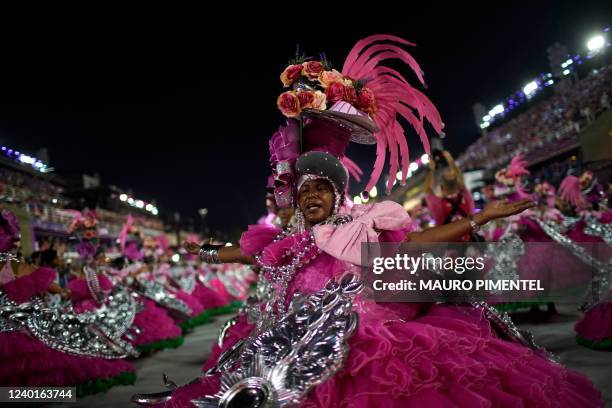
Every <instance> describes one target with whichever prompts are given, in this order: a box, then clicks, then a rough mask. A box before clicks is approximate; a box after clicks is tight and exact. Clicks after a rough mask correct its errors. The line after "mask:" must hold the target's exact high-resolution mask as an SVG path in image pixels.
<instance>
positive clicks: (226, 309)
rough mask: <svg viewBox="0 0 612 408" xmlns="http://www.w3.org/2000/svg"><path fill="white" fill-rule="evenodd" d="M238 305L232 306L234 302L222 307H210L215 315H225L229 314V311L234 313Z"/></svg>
mask: <svg viewBox="0 0 612 408" xmlns="http://www.w3.org/2000/svg"><path fill="white" fill-rule="evenodd" d="M236 309H237V308H236V307H235V306H232V304H229V305H226V306H221V307H215V308H213V309H209V310H210V312H211V314H212V315H213V316H219V315H224V314H228V313H234V312H235V311H236Z"/></svg>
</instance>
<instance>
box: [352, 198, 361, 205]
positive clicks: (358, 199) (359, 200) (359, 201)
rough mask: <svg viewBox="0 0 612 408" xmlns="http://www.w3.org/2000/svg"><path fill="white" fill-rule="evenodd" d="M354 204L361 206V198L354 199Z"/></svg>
mask: <svg viewBox="0 0 612 408" xmlns="http://www.w3.org/2000/svg"><path fill="white" fill-rule="evenodd" d="M353 203H355V204H361V197H359V196H355V197H353Z"/></svg>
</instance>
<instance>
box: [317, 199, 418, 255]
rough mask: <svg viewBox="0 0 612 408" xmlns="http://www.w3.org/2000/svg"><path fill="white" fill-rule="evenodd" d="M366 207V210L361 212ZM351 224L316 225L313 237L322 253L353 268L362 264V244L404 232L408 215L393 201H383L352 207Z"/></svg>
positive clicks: (408, 223) (375, 241) (408, 218)
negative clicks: (385, 233) (381, 234)
mask: <svg viewBox="0 0 612 408" xmlns="http://www.w3.org/2000/svg"><path fill="white" fill-rule="evenodd" d="M364 208H365V211H364ZM353 214H355V215H357V214H359V215H358V216H354V218H353V221H352V222H349V223H347V224H342V225H339V226H336V227H335V226H333V225H317V226H315V227H314V228H313V234H314V237H315V242H316V244H317V246H318V247H319V248H320V249H321V250H322V251H323V252H325V253H327V254H329V255H331V256H333V257H334V258H337V259H340V260H342V261H345V262H350V263H352V264H354V265H361V244H362V243H377V242H380V239H379V233H380V232H382V231H395V230H401V229H407V228H409V226H410V216H408V214H407V213H406V210H404V208H403V207H402V206H401V205H399V204H398V203H396V202H393V201H383V202H381V203H376V204H374V205H372V206H359V205H357V206H355V207H353V209H352V210H351V215H353Z"/></svg>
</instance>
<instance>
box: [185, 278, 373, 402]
mask: <svg viewBox="0 0 612 408" xmlns="http://www.w3.org/2000/svg"><path fill="white" fill-rule="evenodd" d="M362 289H363V283H362V282H361V281H360V280H359V279H358V278H357V277H356V276H355V275H352V274H348V275H346V276H344V277H343V278H342V279H341V280H340V282H335V281H333V280H331V281H329V282H328V284H327V285H326V286H325V288H324V289H322V290H320V291H318V292H316V293H313V294H311V295H309V296H306V297H303V298H301V300H300V301H298V302H294V303H293V304H292V307H291V310H290V311H289V312H288V313H287V314H286V315H285V316H284V317H282V319H280V320H279V321H278V322H276V323H275V324H274V325H273V326H272V327H270V328H269V329H267V330H265V331H263V332H262V333H260V334H257V335H254V336H252V337H251V338H249V339H247V340H244V341H239V342H238V343H236V344H235V345H234V347H232V348H231V349H230V350H228V352H226V353H224V354H223V355H222V356H220V358H219V360H218V363H217V366H216V367H214V368H213V369H211V370H209V372H208V373H207V374H208V375H211V374H215V373H222V376H221V387H220V389H219V391H218V392H217V393H216V394H215V395H212V396H207V397H204V398H202V399H197V400H194V401H192V402H193V403H194V405H195V406H197V407H226V406H234V405H235V404H237V403H238V402H240V401H245V400H248V399H249V398H255V399H257V400H258V401H259V403H260V405H257V406H262V407H285V406H292V405H296V404H299V403H300V401H302V400H303V399H304V398H305V396H306V395H307V393H308V391H309V390H310V389H312V388H313V387H314V386H316V385H317V384H320V383H322V382H323V381H325V380H326V379H328V378H329V377H330V376H332V375H334V374H335V373H336V372H337V371H338V370H339V369H340V368H341V367H342V365H343V364H344V361H345V359H346V356H347V354H348V344H347V340H348V339H349V338H350V337H351V336H352V335H353V333H354V332H355V330H356V328H357V325H358V315H357V313H356V312H355V311H353V310H352V300H353V297H354V296H355V295H356V294H357V293H359V292H360V291H361V290H362ZM236 406H238V405H236Z"/></svg>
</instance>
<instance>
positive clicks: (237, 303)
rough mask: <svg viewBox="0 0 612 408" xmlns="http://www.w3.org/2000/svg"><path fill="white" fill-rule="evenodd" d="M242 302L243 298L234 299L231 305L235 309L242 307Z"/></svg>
mask: <svg viewBox="0 0 612 408" xmlns="http://www.w3.org/2000/svg"><path fill="white" fill-rule="evenodd" d="M242 304H243V302H242V300H234V301H233V302H232V303H230V304H229V305H230V306H231V307H233V308H234V309H240V308H241V307H242Z"/></svg>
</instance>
